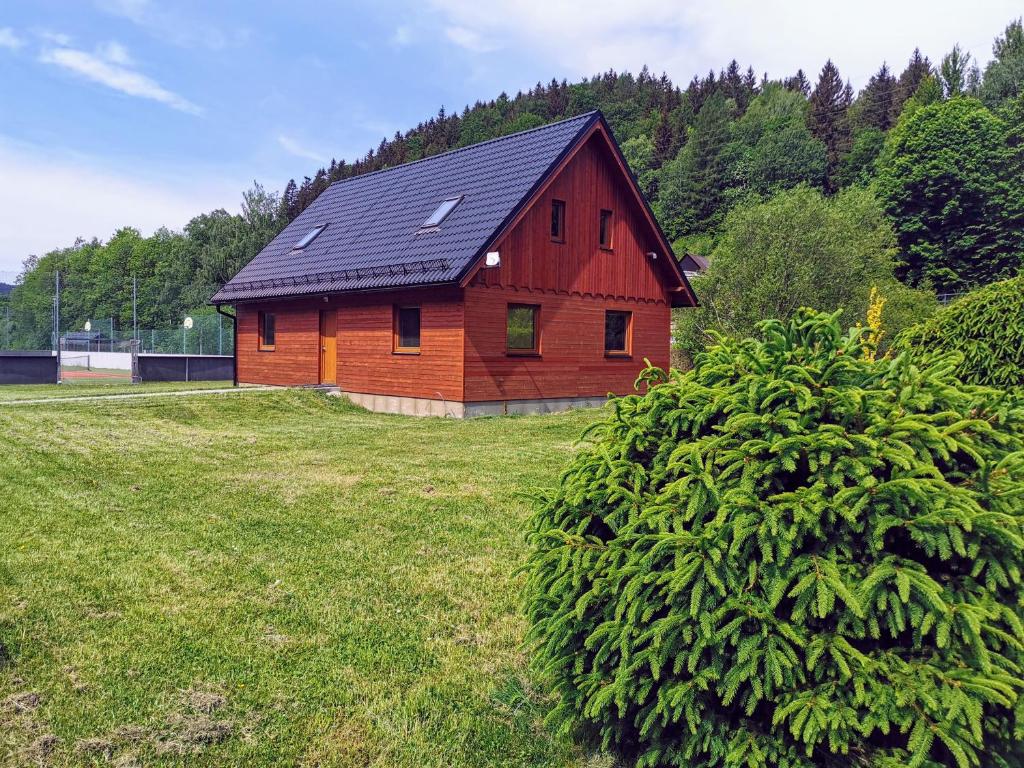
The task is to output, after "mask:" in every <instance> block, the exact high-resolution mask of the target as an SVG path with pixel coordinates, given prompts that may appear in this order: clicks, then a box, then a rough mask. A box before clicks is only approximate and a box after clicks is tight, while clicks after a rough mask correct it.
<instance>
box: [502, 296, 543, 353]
mask: <svg viewBox="0 0 1024 768" xmlns="http://www.w3.org/2000/svg"><path fill="white" fill-rule="evenodd" d="M539 315H540V307H539V306H537V305H536V304H509V305H508V323H507V326H506V332H505V339H506V345H507V348H508V351H509V352H512V353H517V354H536V353H537V352H538V351H539V349H540V345H539V344H538V341H539V338H538V337H539V335H538V333H537V318H538V317H539Z"/></svg>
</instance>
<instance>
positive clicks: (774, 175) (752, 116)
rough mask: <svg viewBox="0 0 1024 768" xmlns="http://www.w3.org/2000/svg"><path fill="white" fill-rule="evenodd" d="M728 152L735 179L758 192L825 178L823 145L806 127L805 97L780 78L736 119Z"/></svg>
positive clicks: (819, 183)
mask: <svg viewBox="0 0 1024 768" xmlns="http://www.w3.org/2000/svg"><path fill="white" fill-rule="evenodd" d="M728 155H729V157H730V158H733V162H734V163H735V167H736V170H735V172H734V177H735V178H736V179H737V181H738V182H739V183H740V184H741V185H742V186H743V187H744V188H746V189H748V190H750V191H752V192H756V193H757V194H759V195H768V194H771V193H772V192H774V191H776V190H779V189H788V188H790V187H795V186H796V185H797V184H801V183H807V184H811V185H812V186H817V187H820V186H822V185H823V184H824V182H825V145H824V144H822V143H821V142H820V141H819V140H817V139H815V138H814V137H813V136H812V135H811V133H810V131H809V130H808V129H807V100H806V99H805V98H804V97H803V95H801V94H800V93H798V92H794V91H789V90H786V89H785V88H784V87H783V86H782V85H780V84H778V83H769V84H768V85H767V86H765V89H764V90H763V91H762V92H761V93H760V94H759V95H758V96H757V98H755V99H754V100H753V101H752V102H751V103H750V107H749V108H748V109H747V112H746V113H745V114H744V115H743V117H741V118H740V119H739V120H738V121H737V122H736V125H735V128H734V131H733V146H732V148H730V149H729V150H728Z"/></svg>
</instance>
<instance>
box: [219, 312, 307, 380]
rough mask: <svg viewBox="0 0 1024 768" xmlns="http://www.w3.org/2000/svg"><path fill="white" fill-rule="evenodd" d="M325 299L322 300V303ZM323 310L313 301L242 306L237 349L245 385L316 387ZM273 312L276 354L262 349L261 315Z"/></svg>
mask: <svg viewBox="0 0 1024 768" xmlns="http://www.w3.org/2000/svg"><path fill="white" fill-rule="evenodd" d="M322 301H323V300H322V299H321V302H322ZM319 310H320V307H319V306H314V305H313V304H312V302H310V301H309V300H306V301H303V302H295V301H281V302H268V303H266V304H239V305H238V308H237V314H238V340H237V348H236V350H235V354H236V359H237V365H238V381H239V382H240V383H242V384H277V385H280V386H299V385H302V384H316V383H317V379H318V377H319V374H320V314H319ZM261 311H266V312H273V313H274V316H275V317H274V320H275V329H274V336H275V344H274V350H273V351H263V350H260V349H259V348H258V347H259V331H258V327H257V323H258V314H259V312H261Z"/></svg>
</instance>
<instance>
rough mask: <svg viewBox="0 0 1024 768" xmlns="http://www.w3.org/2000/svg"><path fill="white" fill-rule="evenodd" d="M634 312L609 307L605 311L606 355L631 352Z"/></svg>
mask: <svg viewBox="0 0 1024 768" xmlns="http://www.w3.org/2000/svg"><path fill="white" fill-rule="evenodd" d="M632 324H633V313H632V312H619V311H616V310H611V309H609V310H608V311H607V312H605V313H604V352H605V354H606V355H628V354H629V353H630V349H629V347H630V335H631V334H630V327H631V326H632Z"/></svg>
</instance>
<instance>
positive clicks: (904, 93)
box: [893, 48, 932, 118]
mask: <svg viewBox="0 0 1024 768" xmlns="http://www.w3.org/2000/svg"><path fill="white" fill-rule="evenodd" d="M931 74H932V63H931V62H930V61H929V60H928V57H927V56H922V55H921V49H920V48H915V49H914V53H913V54H912V55H911V57H910V61H908V62H907V67H906V69H904V70H903V72H901V73H900V77H899V80H897V81H896V99H895V103H894V105H893V116H894V118H895V117H896V116H898V115H899V113H900V112H901V111H902V109H903V105H904V104H906V102H907V100H908V99H909V98H910V97H911V96H913V95H914V94H915V93H917V89H918V88H919V87H920V86H921V82H922V81H923V80H924V79H925V78H926V77H929V76H930V75H931Z"/></svg>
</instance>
